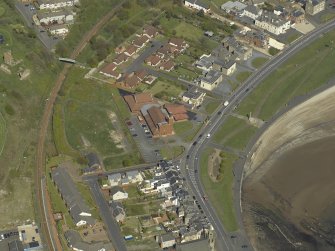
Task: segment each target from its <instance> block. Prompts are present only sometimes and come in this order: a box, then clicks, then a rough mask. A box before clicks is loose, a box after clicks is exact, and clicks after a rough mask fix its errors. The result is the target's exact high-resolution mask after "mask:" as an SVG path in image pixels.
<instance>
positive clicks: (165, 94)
mask: <svg viewBox="0 0 335 251" xmlns="http://www.w3.org/2000/svg"><path fill="white" fill-rule="evenodd" d="M183 90H184V87H182V86H180V85H178V84H176V83H171V82H168V81H163V80H158V81H157V82H156V83H155V84H154V85H153V86H152V87H151V88H150V89H149V92H150V93H152V94H153V95H154V96H156V97H158V98H162V99H165V100H171V98H177V97H178V96H179V95H180V94H181V93H182V91H183Z"/></svg>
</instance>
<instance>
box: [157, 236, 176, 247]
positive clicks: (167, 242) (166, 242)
mask: <svg viewBox="0 0 335 251" xmlns="http://www.w3.org/2000/svg"><path fill="white" fill-rule="evenodd" d="M156 241H157V242H158V243H159V246H160V247H161V248H162V249H164V248H169V247H173V246H174V245H175V244H176V239H175V238H174V237H173V235H172V234H171V233H166V234H162V235H159V236H156Z"/></svg>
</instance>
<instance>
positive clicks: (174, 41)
mask: <svg viewBox="0 0 335 251" xmlns="http://www.w3.org/2000/svg"><path fill="white" fill-rule="evenodd" d="M169 44H171V45H173V46H183V45H186V42H185V40H184V39H182V38H176V37H174V38H170V40H169Z"/></svg>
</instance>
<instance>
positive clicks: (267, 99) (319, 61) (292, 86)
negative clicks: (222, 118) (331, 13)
mask: <svg viewBox="0 0 335 251" xmlns="http://www.w3.org/2000/svg"><path fill="white" fill-rule="evenodd" d="M331 41H335V32H330V33H327V34H326V35H324V36H323V37H322V38H321V39H318V40H317V41H315V42H313V43H312V44H311V45H309V46H308V47H306V48H305V49H303V50H302V51H300V52H299V53H297V54H296V55H294V56H293V57H292V58H290V59H289V60H288V61H287V62H286V63H285V64H283V65H282V66H280V67H279V68H278V69H277V70H276V71H274V72H273V73H272V74H270V76H268V77H267V78H266V79H265V80H264V81H263V82H262V83H261V84H260V85H259V86H258V87H257V88H256V89H255V90H254V91H253V92H252V93H251V94H250V95H249V96H248V97H247V98H246V99H245V100H244V101H243V102H242V103H241V104H240V105H239V108H238V113H240V114H241V115H246V114H248V113H249V112H252V114H253V116H254V117H258V118H261V119H263V120H268V119H270V118H271V117H272V116H273V115H274V114H275V113H277V112H278V111H279V110H280V109H281V108H282V107H284V106H285V104H286V103H287V102H289V100H292V99H293V98H294V97H297V96H299V95H304V94H306V93H309V92H310V91H312V90H314V89H315V88H317V87H320V86H321V85H323V84H325V83H326V82H327V81H328V80H330V79H331V78H332V77H334V75H335V72H334V67H333V63H334V49H333V46H334V45H333V44H332V42H331ZM311 55H314V56H313V57H311Z"/></svg>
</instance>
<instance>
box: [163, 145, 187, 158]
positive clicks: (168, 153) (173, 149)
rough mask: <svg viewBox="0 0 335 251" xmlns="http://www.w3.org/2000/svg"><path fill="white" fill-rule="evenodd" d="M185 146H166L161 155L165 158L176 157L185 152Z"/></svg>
mask: <svg viewBox="0 0 335 251" xmlns="http://www.w3.org/2000/svg"><path fill="white" fill-rule="evenodd" d="M184 150H185V149H184V147H183V146H164V147H162V148H161V155H162V157H163V158H165V159H175V158H176V157H178V156H179V155H180V154H182V153H183V152H184Z"/></svg>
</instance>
